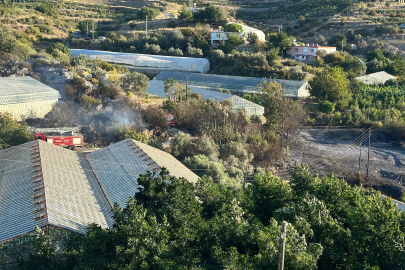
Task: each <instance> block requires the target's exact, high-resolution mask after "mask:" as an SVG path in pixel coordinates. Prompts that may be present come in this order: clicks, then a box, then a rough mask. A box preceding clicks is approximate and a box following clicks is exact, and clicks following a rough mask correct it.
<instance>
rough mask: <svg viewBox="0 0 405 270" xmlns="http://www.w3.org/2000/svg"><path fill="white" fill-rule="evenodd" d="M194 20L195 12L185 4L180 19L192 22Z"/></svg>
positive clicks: (180, 12)
mask: <svg viewBox="0 0 405 270" xmlns="http://www.w3.org/2000/svg"><path fill="white" fill-rule="evenodd" d="M192 18H193V12H192V11H191V9H189V8H188V7H187V6H186V4H183V6H182V8H181V10H180V11H179V19H180V20H183V21H190V20H191V19H192Z"/></svg>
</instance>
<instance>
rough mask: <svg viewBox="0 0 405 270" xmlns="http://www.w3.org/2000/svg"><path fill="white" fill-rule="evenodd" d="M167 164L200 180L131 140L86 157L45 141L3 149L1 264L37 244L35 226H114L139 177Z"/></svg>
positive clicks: (0, 171)
mask: <svg viewBox="0 0 405 270" xmlns="http://www.w3.org/2000/svg"><path fill="white" fill-rule="evenodd" d="M162 167H165V168H167V169H168V170H169V173H170V175H172V176H177V177H184V178H186V179H187V180H189V181H190V182H193V183H195V182H197V180H198V176H197V175H195V174H194V173H193V172H191V171H190V170H189V169H187V168H186V167H185V166H184V165H183V164H181V162H180V161H178V160H177V159H175V158H174V157H173V156H171V155H170V154H168V153H166V152H163V151H161V150H158V149H155V148H153V147H151V146H148V145H145V144H143V143H141V142H137V141H134V140H131V139H126V140H124V141H121V142H118V143H116V144H113V145H110V146H108V147H106V148H103V149H100V150H97V151H95V152H92V153H89V154H87V155H86V154H82V153H77V152H74V151H70V150H67V149H65V148H62V147H58V146H56V145H53V144H50V143H47V142H44V141H41V140H37V141H32V142H29V143H26V144H22V145H20V146H14V147H11V148H8V149H3V150H0V266H2V265H5V264H8V263H13V262H15V257H16V256H17V255H18V253H20V252H21V250H22V249H27V248H28V247H29V246H32V244H33V243H32V242H30V241H31V240H30V239H31V238H32V237H31V238H30V237H27V235H28V236H29V235H30V234H32V232H33V231H34V230H35V228H36V226H38V227H47V228H49V227H52V228H54V229H55V228H56V230H59V231H64V232H76V233H83V234H84V233H86V230H87V225H88V224H90V223H96V224H99V225H100V226H102V227H104V228H105V227H110V226H112V224H113V219H112V214H111V206H112V204H113V203H114V202H118V204H119V205H120V207H124V206H125V204H126V202H127V201H128V199H129V197H130V196H134V195H135V193H136V192H138V184H137V181H136V180H137V178H138V177H139V175H140V174H144V173H146V172H147V171H152V172H153V171H154V172H159V171H160V168H162ZM27 239H28V240H27ZM10 250H11V251H12V250H15V251H16V252H17V251H18V253H13V252H11V251H10ZM0 268H1V267H0Z"/></svg>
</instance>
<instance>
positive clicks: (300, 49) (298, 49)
mask: <svg viewBox="0 0 405 270" xmlns="http://www.w3.org/2000/svg"><path fill="white" fill-rule="evenodd" d="M319 50H324V51H326V53H333V52H335V51H336V47H326V46H291V48H290V49H288V50H287V53H288V54H289V55H291V56H296V55H297V54H305V55H312V56H316V53H317V52H318V51H319Z"/></svg>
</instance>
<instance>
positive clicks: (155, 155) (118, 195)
mask: <svg viewBox="0 0 405 270" xmlns="http://www.w3.org/2000/svg"><path fill="white" fill-rule="evenodd" d="M87 159H88V161H89V163H90V164H91V167H92V168H93V170H94V172H95V174H96V175H97V178H98V179H99V181H100V183H101V185H102V186H103V188H104V190H105V193H106V194H107V197H108V200H109V201H110V202H111V203H115V202H117V203H118V204H119V205H120V207H125V205H126V203H127V201H128V199H129V197H131V196H134V195H135V193H136V192H138V191H139V190H138V187H139V186H138V183H137V181H136V180H137V178H138V177H139V175H140V174H145V173H146V172H148V171H152V172H158V171H160V167H166V168H167V169H168V170H169V173H170V174H171V175H173V176H177V177H185V178H186V179H187V180H188V181H190V182H197V180H198V176H197V175H196V174H194V173H193V172H191V171H190V170H189V169H188V168H187V167H186V166H184V165H183V164H182V163H181V162H180V161H178V160H177V159H176V158H174V157H173V156H172V155H170V154H168V153H166V152H164V151H161V150H159V149H156V148H154V147H151V146H148V145H146V144H143V143H141V142H138V141H134V140H131V139H126V140H124V141H121V142H118V143H115V144H112V145H110V146H108V147H105V148H103V149H100V150H97V151H95V152H92V153H89V154H87ZM123 187H125V188H123Z"/></svg>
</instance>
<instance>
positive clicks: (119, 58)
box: [70, 49, 210, 73]
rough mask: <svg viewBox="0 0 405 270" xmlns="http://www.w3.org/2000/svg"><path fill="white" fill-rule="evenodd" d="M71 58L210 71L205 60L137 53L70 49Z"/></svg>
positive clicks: (191, 70) (139, 66)
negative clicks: (81, 56)
mask: <svg viewBox="0 0 405 270" xmlns="http://www.w3.org/2000/svg"><path fill="white" fill-rule="evenodd" d="M70 54H71V56H72V57H75V56H80V55H87V57H89V58H100V59H101V60H103V61H107V62H110V63H116V64H124V65H130V66H133V67H136V68H144V69H157V70H172V71H188V72H199V73H206V72H208V71H209V70H210V62H209V61H208V59H206V58H192V57H178V56H164V55H151V54H139V53H121V52H109V51H97V50H85V49H70Z"/></svg>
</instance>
